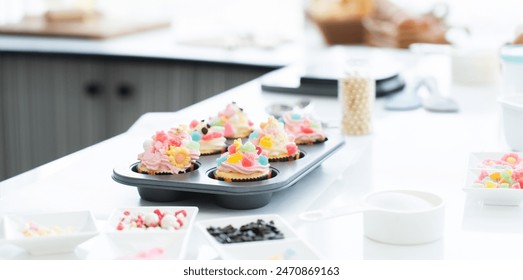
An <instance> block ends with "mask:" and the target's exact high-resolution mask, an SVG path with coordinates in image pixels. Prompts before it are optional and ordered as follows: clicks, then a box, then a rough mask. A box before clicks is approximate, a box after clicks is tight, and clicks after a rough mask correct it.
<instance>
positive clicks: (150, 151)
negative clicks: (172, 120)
mask: <svg viewBox="0 0 523 280" xmlns="http://www.w3.org/2000/svg"><path fill="white" fill-rule="evenodd" d="M143 148H144V152H143V153H141V154H139V155H138V159H139V160H140V163H139V165H138V167H137V168H138V171H140V172H145V173H149V174H162V173H171V174H178V173H181V172H185V171H186V170H187V169H188V168H190V167H191V165H192V163H193V162H195V161H196V160H197V159H198V158H199V157H200V145H199V144H198V143H197V142H194V141H192V139H191V136H190V135H189V134H188V133H187V132H186V128H185V127H183V126H180V127H178V128H174V129H171V130H170V131H168V132H165V131H158V132H156V134H155V135H154V136H153V137H152V138H151V139H147V140H145V142H144V144H143Z"/></svg>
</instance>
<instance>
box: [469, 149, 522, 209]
mask: <svg viewBox="0 0 523 280" xmlns="http://www.w3.org/2000/svg"><path fill="white" fill-rule="evenodd" d="M509 153H513V154H517V155H518V156H519V157H521V158H523V153H514V152H481V153H471V154H470V156H469V163H468V174H467V177H466V181H465V186H464V187H463V191H464V192H465V193H466V194H467V196H468V197H469V198H471V199H475V200H480V201H483V203H484V204H486V205H500V206H518V205H520V204H521V203H522V202H523V189H505V188H485V187H481V186H478V185H477V183H475V182H476V180H477V179H478V178H479V176H480V174H481V172H482V171H483V170H484V171H486V172H488V173H489V174H490V173H492V172H497V171H501V170H502V169H495V168H489V167H483V166H482V165H483V164H482V163H483V162H484V161H485V160H500V159H501V158H502V157H503V156H504V155H506V154H509Z"/></svg>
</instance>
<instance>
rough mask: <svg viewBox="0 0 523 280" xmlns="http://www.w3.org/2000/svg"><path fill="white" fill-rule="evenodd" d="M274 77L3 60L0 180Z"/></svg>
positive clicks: (38, 58) (162, 64)
mask: <svg viewBox="0 0 523 280" xmlns="http://www.w3.org/2000/svg"><path fill="white" fill-rule="evenodd" d="M271 70H273V69H271V68H266V67H256V66H247V65H229V64H217V63H206V62H191V61H182V60H180V61H178V60H146V59H131V58H115V57H89V56H73V55H46V54H27V53H0V125H1V127H2V129H1V131H0V154H1V155H0V180H3V179H5V178H8V177H11V176H13V175H16V174H19V173H21V172H23V171H26V170H29V169H31V168H34V167H36V166H38V165H41V164H44V163H46V162H49V161H52V160H54V159H57V158H59V157H61V156H65V155H67V154H69V153H72V152H74V151H77V150H79V149H82V148H84V147H87V146H89V145H92V144H95V143H97V142H100V141H102V140H104V139H107V138H109V137H112V136H114V135H117V134H119V133H122V132H124V131H125V130H126V129H127V128H129V126H131V125H132V123H134V121H135V120H136V119H137V118H138V117H139V116H140V115H142V114H144V113H146V112H155V111H156V112H168V111H176V110H179V109H181V108H184V107H186V106H188V105H190V104H193V103H195V102H198V101H200V100H203V99H205V98H208V97H210V96H213V95H215V94H218V93H220V92H223V91H225V90H227V89H230V88H232V87H235V86H237V85H240V84H242V83H245V82H247V81H249V80H252V79H254V78H257V77H259V76H261V75H263V74H265V73H267V72H269V71H271Z"/></svg>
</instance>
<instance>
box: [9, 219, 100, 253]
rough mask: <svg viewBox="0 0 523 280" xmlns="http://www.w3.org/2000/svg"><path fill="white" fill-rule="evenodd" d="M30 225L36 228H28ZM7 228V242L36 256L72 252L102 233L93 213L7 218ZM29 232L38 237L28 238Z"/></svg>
mask: <svg viewBox="0 0 523 280" xmlns="http://www.w3.org/2000/svg"><path fill="white" fill-rule="evenodd" d="M30 224H32V225H33V226H32V227H31V228H28V226H29V225H30ZM3 228H4V238H5V242H6V243H11V244H14V245H17V246H19V247H21V248H23V249H25V250H27V251H28V252H29V253H30V254H32V255H46V254H59V253H69V252H72V251H74V250H75V248H76V246H78V245H79V244H81V243H83V242H85V241H87V240H89V239H91V238H92V237H94V236H96V235H97V234H98V229H97V227H96V223H95V220H94V218H93V215H92V213H91V212H90V211H77V212H58V213H45V214H18V215H7V216H5V217H4V223H3ZM36 228H38V229H40V234H38V233H36ZM28 229H32V231H31V232H32V233H35V234H34V235H33V236H25V235H24V230H28ZM26 233H27V231H26Z"/></svg>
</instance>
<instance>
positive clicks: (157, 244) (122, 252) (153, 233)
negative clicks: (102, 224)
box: [106, 206, 198, 259]
mask: <svg viewBox="0 0 523 280" xmlns="http://www.w3.org/2000/svg"><path fill="white" fill-rule="evenodd" d="M156 209H158V210H160V211H161V212H168V213H174V212H176V211H179V210H185V211H186V212H187V217H186V219H185V222H184V225H183V226H182V227H181V228H180V229H179V230H175V231H167V230H162V229H154V230H146V229H133V230H122V231H119V230H117V229H116V228H117V225H118V223H119V222H120V219H121V217H123V213H124V211H129V212H131V213H143V214H146V213H152V212H154V210H156ZM197 214H198V208H197V207H191V206H177V207H134V208H121V209H117V210H115V211H114V212H113V214H112V215H111V217H110V218H109V220H108V221H107V230H106V236H107V238H108V239H109V242H110V244H111V246H112V248H113V251H114V254H115V257H116V258H118V259H183V258H185V254H186V247H187V241H188V238H189V236H190V234H191V231H192V227H193V224H194V219H195V218H196V215H197Z"/></svg>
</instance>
